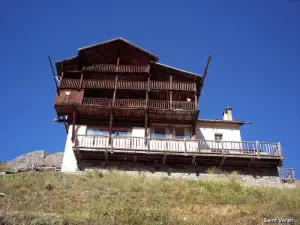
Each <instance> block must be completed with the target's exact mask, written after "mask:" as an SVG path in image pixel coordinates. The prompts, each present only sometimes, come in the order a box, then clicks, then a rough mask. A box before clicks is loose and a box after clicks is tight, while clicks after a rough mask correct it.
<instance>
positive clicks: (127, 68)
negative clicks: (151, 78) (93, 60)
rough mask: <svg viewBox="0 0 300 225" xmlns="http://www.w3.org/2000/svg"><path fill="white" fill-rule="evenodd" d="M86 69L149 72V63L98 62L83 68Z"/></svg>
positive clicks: (113, 71)
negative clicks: (117, 63)
mask: <svg viewBox="0 0 300 225" xmlns="http://www.w3.org/2000/svg"><path fill="white" fill-rule="evenodd" d="M83 70H84V71H97V72H106V73H149V70H150V66H148V65H114V64H96V65H92V66H87V67H85V68H83Z"/></svg>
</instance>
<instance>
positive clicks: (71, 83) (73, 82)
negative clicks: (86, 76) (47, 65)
mask: <svg viewBox="0 0 300 225" xmlns="http://www.w3.org/2000/svg"><path fill="white" fill-rule="evenodd" d="M79 84H80V79H62V81H61V83H60V87H61V88H78V87H79Z"/></svg>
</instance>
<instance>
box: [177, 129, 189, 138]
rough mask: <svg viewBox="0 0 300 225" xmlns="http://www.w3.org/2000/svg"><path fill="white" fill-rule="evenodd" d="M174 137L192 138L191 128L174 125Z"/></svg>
mask: <svg viewBox="0 0 300 225" xmlns="http://www.w3.org/2000/svg"><path fill="white" fill-rule="evenodd" d="M173 137H174V138H177V139H184V138H186V139H190V138H191V129H190V128H189V127H174V128H173Z"/></svg>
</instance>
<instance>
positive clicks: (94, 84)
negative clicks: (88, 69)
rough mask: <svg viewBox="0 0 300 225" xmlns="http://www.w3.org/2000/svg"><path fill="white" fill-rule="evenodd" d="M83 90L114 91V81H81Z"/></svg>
mask: <svg viewBox="0 0 300 225" xmlns="http://www.w3.org/2000/svg"><path fill="white" fill-rule="evenodd" d="M82 87H83V88H107V89H114V88H115V81H114V80H96V79H87V80H83V81H82Z"/></svg>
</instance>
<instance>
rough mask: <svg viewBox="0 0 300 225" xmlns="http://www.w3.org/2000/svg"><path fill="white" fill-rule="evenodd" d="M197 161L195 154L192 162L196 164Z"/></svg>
mask: <svg viewBox="0 0 300 225" xmlns="http://www.w3.org/2000/svg"><path fill="white" fill-rule="evenodd" d="M195 162H196V156H195V155H194V156H193V159H192V162H191V164H192V165H195Z"/></svg>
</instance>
